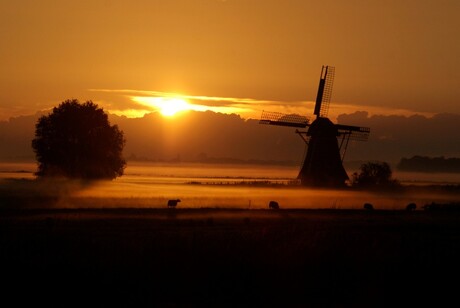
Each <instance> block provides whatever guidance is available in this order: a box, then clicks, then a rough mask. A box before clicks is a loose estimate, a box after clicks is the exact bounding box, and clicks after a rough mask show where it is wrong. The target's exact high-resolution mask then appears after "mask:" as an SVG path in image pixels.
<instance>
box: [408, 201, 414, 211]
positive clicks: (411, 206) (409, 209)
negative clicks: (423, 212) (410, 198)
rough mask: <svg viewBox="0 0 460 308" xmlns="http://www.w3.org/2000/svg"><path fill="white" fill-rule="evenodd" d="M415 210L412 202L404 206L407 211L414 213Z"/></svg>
mask: <svg viewBox="0 0 460 308" xmlns="http://www.w3.org/2000/svg"><path fill="white" fill-rule="evenodd" d="M416 208H417V205H416V204H415V203H414V202H411V203H409V204H408V205H407V206H406V210H407V211H415V209H416Z"/></svg>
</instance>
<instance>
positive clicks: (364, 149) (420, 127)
mask: <svg viewBox="0 0 460 308" xmlns="http://www.w3.org/2000/svg"><path fill="white" fill-rule="evenodd" d="M337 120H338V122H339V123H341V124H349V125H358V126H367V127H370V128H371V134H370V136H369V141H368V142H367V143H366V144H363V145H359V147H358V146H356V145H353V146H352V147H350V150H349V151H348V153H347V159H349V160H353V159H363V158H368V159H375V160H388V161H391V162H397V161H399V159H401V157H411V156H413V155H425V156H446V157H459V156H460V130H459V127H460V126H459V123H460V115H459V114H449V113H441V114H436V115H434V116H433V117H426V116H421V115H412V116H399V115H389V116H384V115H373V116H369V115H368V113H367V112H364V111H359V112H355V113H352V114H342V115H340V116H338V118H337Z"/></svg>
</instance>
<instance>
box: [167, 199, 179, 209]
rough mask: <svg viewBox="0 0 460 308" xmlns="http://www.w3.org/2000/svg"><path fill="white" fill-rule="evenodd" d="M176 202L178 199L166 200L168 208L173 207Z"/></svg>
mask: <svg viewBox="0 0 460 308" xmlns="http://www.w3.org/2000/svg"><path fill="white" fill-rule="evenodd" d="M178 202H180V199H172V200H168V207H169V208H175V207H176V206H177V203H178Z"/></svg>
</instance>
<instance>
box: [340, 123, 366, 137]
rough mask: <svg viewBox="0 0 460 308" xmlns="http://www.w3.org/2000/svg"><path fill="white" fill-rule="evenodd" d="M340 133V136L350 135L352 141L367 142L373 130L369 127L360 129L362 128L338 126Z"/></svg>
mask: <svg viewBox="0 0 460 308" xmlns="http://www.w3.org/2000/svg"><path fill="white" fill-rule="evenodd" d="M335 126H336V127H337V130H338V133H339V134H340V135H346V134H348V135H350V136H349V139H350V140H358V141H367V139H368V138H369V133H370V132H371V129H370V128H369V127H360V126H351V125H342V124H336V125H335Z"/></svg>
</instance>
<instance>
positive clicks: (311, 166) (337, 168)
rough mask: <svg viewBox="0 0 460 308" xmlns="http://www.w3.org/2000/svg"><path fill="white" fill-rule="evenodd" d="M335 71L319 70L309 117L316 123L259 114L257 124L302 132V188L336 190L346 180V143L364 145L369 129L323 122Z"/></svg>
mask: <svg viewBox="0 0 460 308" xmlns="http://www.w3.org/2000/svg"><path fill="white" fill-rule="evenodd" d="M334 75H335V68H334V67H332V66H323V67H322V69H321V76H320V80H319V87H318V94H317V96H316V104H315V109H314V112H313V114H314V115H316V119H315V120H314V121H313V122H312V123H311V124H310V123H309V120H308V118H307V117H304V116H300V115H297V114H282V113H278V112H266V111H263V112H262V116H261V119H260V121H259V123H260V124H269V125H279V126H288V127H297V128H306V127H308V130H307V131H299V130H298V129H296V131H295V132H296V133H297V134H299V136H300V137H301V138H302V139H303V141H305V143H306V145H307V151H306V155H305V159H304V162H303V165H302V168H301V169H300V172H299V175H298V177H297V178H298V179H300V183H301V185H304V186H323V187H340V186H344V185H345V182H346V181H347V180H348V179H349V178H348V175H347V172H346V171H345V168H344V167H343V159H344V157H345V153H346V151H347V147H348V143H349V141H350V140H359V141H366V140H367V138H368V136H369V133H370V128H368V127H359V126H351V125H342V124H334V123H332V121H331V120H329V119H328V118H327V113H328V111H329V104H330V102H331V96H332V85H333V83H334Z"/></svg>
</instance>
